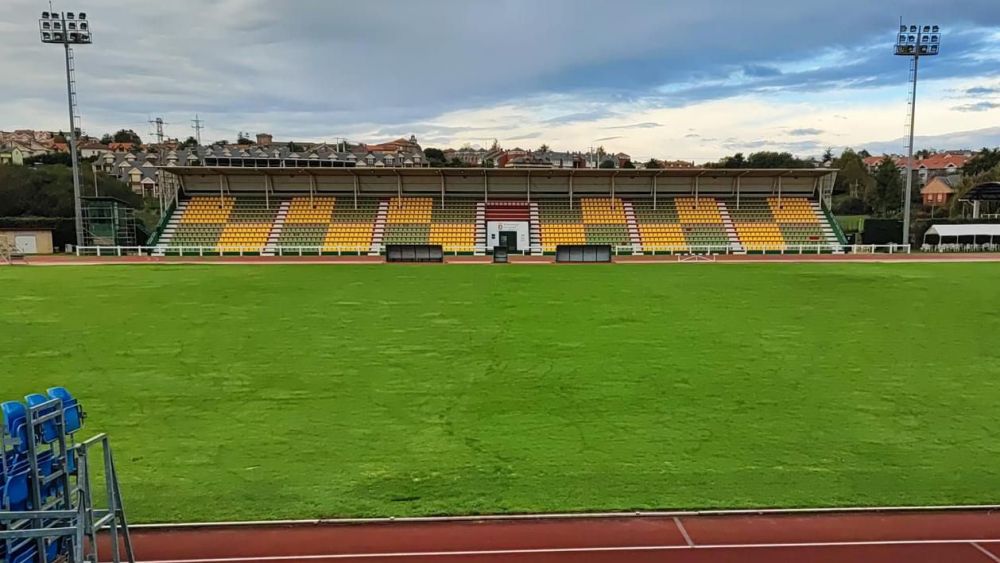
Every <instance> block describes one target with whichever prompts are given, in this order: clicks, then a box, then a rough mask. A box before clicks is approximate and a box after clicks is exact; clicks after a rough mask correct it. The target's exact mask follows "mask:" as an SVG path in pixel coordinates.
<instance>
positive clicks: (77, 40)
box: [38, 11, 93, 246]
mask: <svg viewBox="0 0 1000 563" xmlns="http://www.w3.org/2000/svg"><path fill="white" fill-rule="evenodd" d="M38 29H39V32H40V33H41V38H42V43H54V44H58V45H62V46H63V48H64V49H65V50H66V95H67V97H68V98H69V153H70V160H71V161H72V163H73V209H74V214H75V216H76V245H77V246H82V245H83V243H84V239H83V210H82V208H81V205H82V203H81V200H80V162H79V159H78V157H77V152H76V129H77V107H76V77H75V73H76V70H75V68H74V61H73V45H90V44H91V43H92V42H93V36H92V35H91V33H90V22H89V21H88V20H87V14H86V13H85V12H77V13H74V12H52V11H47V12H42V18H41V19H40V20H38Z"/></svg>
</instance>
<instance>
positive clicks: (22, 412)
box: [0, 387, 83, 563]
mask: <svg viewBox="0 0 1000 563" xmlns="http://www.w3.org/2000/svg"><path fill="white" fill-rule="evenodd" d="M47 403H52V404H49V405H46V404H47ZM43 405H46V406H43ZM31 409H34V410H35V412H36V413H37V414H36V416H38V415H42V416H44V415H47V414H52V413H54V412H56V410H57V409H62V417H61V419H62V428H60V426H59V418H58V417H57V418H53V419H50V420H47V421H45V422H42V423H41V424H40V425H37V424H36V426H37V428H34V429H32V427H31V426H32V425H31V424H30V423H29V412H30V411H31ZM0 412H2V414H3V426H2V428H0V430H2V432H0V434H2V440H0V444H2V452H0V454H2V455H0V511H2V512H19V511H26V510H43V509H44V508H45V506H46V505H47V504H48V503H49V502H50V501H52V500H53V499H55V498H56V496H57V495H59V494H64V493H65V491H63V488H62V486H63V485H62V482H61V479H58V478H52V477H53V476H54V475H56V473H57V472H59V471H61V470H63V469H65V470H66V472H67V473H68V474H70V475H74V474H75V473H76V460H75V457H74V453H73V449H71V448H67V449H63V448H62V447H57V442H59V441H60V438H64V440H63V443H62V445H65V439H69V440H72V437H73V435H74V434H75V433H76V432H77V431H79V430H80V429H81V428H82V426H83V410H82V407H81V406H80V404H79V402H78V401H77V400H76V399H75V398H74V397H73V395H72V394H70V392H69V391H67V390H66V389H65V388H63V387H52V388H50V389H48V390H47V392H46V394H45V395H43V394H41V393H32V394H29V395H27V396H25V397H24V402H23V403H22V402H19V401H7V402H4V403H0ZM29 440H31V442H29ZM32 452H33V453H34V455H35V466H36V467H37V468H38V480H39V482H38V483H37V484H36V483H35V482H34V481H33V479H34V473H33V471H32V464H31V461H32V460H31V459H30V458H29V456H31V455H32ZM36 486H37V487H38V490H39V491H40V493H41V494H40V496H41V506H35V505H34V501H33V497H34V495H33V494H32V491H33V490H34V488H35V487H36ZM4 525H5V522H2V521H0V527H2V526H4ZM62 543H63V542H61V541H49V542H48V543H47V544H46V548H45V550H44V551H45V552H44V553H41V554H40V553H39V552H38V544H37V543H36V542H35V541H32V540H18V541H14V540H8V541H6V542H3V541H0V561H10V562H12V563H36V562H38V563H43V562H50V561H54V560H56V559H57V558H58V557H59V555H60V553H61V545H62Z"/></svg>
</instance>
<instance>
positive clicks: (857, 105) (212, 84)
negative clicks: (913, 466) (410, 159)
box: [0, 0, 1000, 161]
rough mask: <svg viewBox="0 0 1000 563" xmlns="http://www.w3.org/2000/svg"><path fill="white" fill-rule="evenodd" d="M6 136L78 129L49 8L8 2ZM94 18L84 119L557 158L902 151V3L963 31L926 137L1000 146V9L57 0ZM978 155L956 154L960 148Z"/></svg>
mask: <svg viewBox="0 0 1000 563" xmlns="http://www.w3.org/2000/svg"><path fill="white" fill-rule="evenodd" d="M2 4H3V7H4V8H6V9H4V10H0V46H2V47H3V53H4V56H3V57H0V77H3V79H2V85H3V88H2V90H0V92H2V93H0V129H3V130H10V129H15V128H36V129H60V128H62V129H65V128H66V123H65V122H66V121H67V117H66V109H65V103H66V100H65V93H64V90H63V89H62V84H63V81H64V75H63V68H62V64H63V62H62V52H61V49H60V48H58V47H56V46H52V45H42V44H41V43H39V41H38V35H37V23H36V20H37V18H38V15H39V13H40V12H41V10H42V9H45V8H47V2H45V1H43V0H2ZM54 7H55V9H57V10H60V9H62V10H86V11H87V12H88V14H89V16H90V19H91V20H92V27H93V29H94V34H95V42H94V45H92V46H87V47H81V48H79V49H78V50H77V80H78V83H79V102H80V107H81V113H82V115H83V127H84V130H85V131H86V132H87V133H89V134H100V133H103V132H107V131H113V130H115V129H118V128H132V129H135V130H136V131H137V132H139V133H140V134H142V135H143V137H148V133H149V131H150V130H151V126H150V125H149V124H148V123H147V120H148V119H149V118H150V117H155V116H162V117H163V119H164V120H165V121H166V122H167V123H168V125H167V126H166V132H167V134H168V135H170V136H174V137H181V138H184V137H187V136H188V135H190V134H192V130H191V128H190V125H191V123H190V120H191V119H193V118H194V116H195V114H199V115H200V116H201V118H202V119H203V120H204V121H205V122H206V124H207V129H206V130H205V131H204V133H203V139H205V140H215V139H223V138H224V139H229V140H234V139H235V137H236V134H237V132H238V131H248V132H251V133H256V132H264V131H266V132H271V133H273V134H274V136H275V139H276V140H289V139H295V140H304V141H309V140H332V139H335V138H337V137H345V138H348V139H350V140H353V141H367V142H375V141H380V140H387V139H390V138H395V137H399V136H402V135H409V134H410V133H414V134H416V135H417V137H418V138H419V139H420V141H421V143H422V144H423V145H424V146H425V147H427V146H441V147H444V146H460V145H462V144H465V143H469V144H473V145H486V144H489V143H490V142H491V141H492V139H494V138H496V139H498V140H499V141H500V142H501V144H503V145H504V146H507V147H513V146H515V145H516V146H521V147H525V148H536V147H537V146H539V145H541V144H542V143H547V144H549V145H550V146H552V147H553V148H557V149H584V150H586V149H587V147H590V146H596V145H603V146H604V147H606V148H608V149H610V150H613V151H624V152H627V153H630V154H632V155H633V156H634V157H637V158H642V159H645V158H648V157H651V156H653V157H657V158H670V159H675V158H680V159H694V160H699V161H700V160H705V159H714V158H717V157H719V156H721V155H723V154H729V153H732V152H735V151H745V152H751V151H754V150H762V149H775V150H790V151H792V152H795V153H797V154H800V155H816V154H819V153H821V152H822V150H823V149H824V148H826V147H834V148H840V147H844V146H855V147H861V146H869V145H870V146H871V147H877V148H878V149H879V150H880V151H881V150H902V147H903V144H902V141H899V140H898V139H900V138H901V136H902V134H903V132H904V125H905V118H906V99H907V92H908V87H907V77H908V66H907V61H906V59H902V58H896V57H893V56H892V55H891V44H892V41H893V39H894V31H895V30H896V26H897V25H898V20H899V17H900V16H901V15H902V16H904V18H905V19H906V20H907V21H912V22H914V23H937V24H940V25H941V26H942V27H943V29H944V39H943V46H942V50H943V54H942V55H941V56H939V57H937V58H929V59H925V60H924V61H922V63H921V79H922V82H921V84H920V92H919V100H918V114H917V115H918V118H917V119H918V121H917V131H918V133H919V134H921V135H922V136H926V138H924V139H922V142H923V143H924V144H926V145H932V146H937V147H938V148H952V147H951V146H949V145H950V144H953V143H960V144H963V145H965V144H967V145H969V146H975V147H978V146H981V145H983V144H991V145H995V144H998V143H1000V1H998V0H962V1H961V2H945V3H942V2H941V1H940V0H881V1H879V2H872V1H871V0H841V1H840V2H824V3H815V2H804V1H802V0H757V1H752V0H672V1H670V2H666V1H663V0H615V1H609V0H602V1H590V0H544V1H540V0H491V1H488V2H487V1H479V0H418V1H414V0H408V1H396V0H386V1H383V2H342V1H340V0H295V1H292V0H284V1H279V0H172V1H170V2H121V1H120V0H72V1H69V0H66V1H64V0H56V1H55V6H54ZM955 148H957V147H955Z"/></svg>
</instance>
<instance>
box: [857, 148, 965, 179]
mask: <svg viewBox="0 0 1000 563" xmlns="http://www.w3.org/2000/svg"><path fill="white" fill-rule="evenodd" d="M889 156H890V157H891V158H892V161H893V162H894V163H895V164H896V168H899V173H900V174H902V175H904V176H905V175H906V157H905V156H900V155H889ZM884 158H885V155H883V156H869V157H868V158H865V159H863V162H864V164H865V167H866V168H867V169H868V172H869V173H871V174H874V173H875V169H876V168H878V165H879V164H881V162H882V160H883V159H884ZM970 158H972V154H971V153H969V152H967V151H949V152H942V153H936V154H932V155H928V156H927V157H926V158H917V157H914V158H913V171H914V180H916V182H917V184H918V185H925V184H927V182H928V181H930V180H932V179H933V178H936V177H938V176H950V175H953V174H959V173H961V171H962V168H964V167H965V163H966V162H968V161H969V159H970Z"/></svg>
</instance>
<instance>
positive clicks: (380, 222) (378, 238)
mask: <svg viewBox="0 0 1000 563" xmlns="http://www.w3.org/2000/svg"><path fill="white" fill-rule="evenodd" d="M388 219H389V200H388V199H382V200H380V201H379V202H378V213H377V214H376V215H375V226H374V228H373V229H372V244H371V247H369V249H368V256H379V255H381V254H382V246H383V245H382V241H383V240H385V223H386V221H388Z"/></svg>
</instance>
